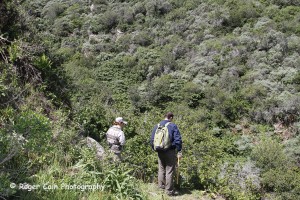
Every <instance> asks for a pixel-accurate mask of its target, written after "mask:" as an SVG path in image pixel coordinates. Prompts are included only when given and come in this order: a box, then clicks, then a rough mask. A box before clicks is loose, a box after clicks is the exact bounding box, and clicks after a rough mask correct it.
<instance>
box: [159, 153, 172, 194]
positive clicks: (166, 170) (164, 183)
mask: <svg viewBox="0 0 300 200" xmlns="http://www.w3.org/2000/svg"><path fill="white" fill-rule="evenodd" d="M175 165H176V153H175V149H170V150H167V151H161V152H158V187H160V188H165V190H166V193H170V194H171V193H172V192H173V190H174V184H173V176H174V173H175Z"/></svg>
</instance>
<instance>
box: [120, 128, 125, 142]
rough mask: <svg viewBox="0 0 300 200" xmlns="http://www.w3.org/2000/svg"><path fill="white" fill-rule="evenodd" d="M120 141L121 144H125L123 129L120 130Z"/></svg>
mask: <svg viewBox="0 0 300 200" xmlns="http://www.w3.org/2000/svg"><path fill="white" fill-rule="evenodd" d="M119 143H120V145H121V146H124V145H125V134H124V132H123V131H121V132H120V135H119Z"/></svg>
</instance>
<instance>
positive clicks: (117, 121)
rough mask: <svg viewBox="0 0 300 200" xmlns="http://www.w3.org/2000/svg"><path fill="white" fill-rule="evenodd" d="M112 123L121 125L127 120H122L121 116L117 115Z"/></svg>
mask: <svg viewBox="0 0 300 200" xmlns="http://www.w3.org/2000/svg"><path fill="white" fill-rule="evenodd" d="M113 124H114V125H119V126H121V127H123V126H125V125H126V124H127V121H124V119H123V117H117V118H116V119H115V121H114V123H113Z"/></svg>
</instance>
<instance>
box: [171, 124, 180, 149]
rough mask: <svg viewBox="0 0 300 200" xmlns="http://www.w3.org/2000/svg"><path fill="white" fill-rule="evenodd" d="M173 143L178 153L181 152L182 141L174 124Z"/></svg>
mask: <svg viewBox="0 0 300 200" xmlns="http://www.w3.org/2000/svg"><path fill="white" fill-rule="evenodd" d="M173 130H174V132H173V133H174V135H173V136H174V142H173V145H174V146H175V147H176V149H177V151H178V152H181V149H182V139H181V134H180V132H179V129H178V127H177V126H176V124H174V129H173Z"/></svg>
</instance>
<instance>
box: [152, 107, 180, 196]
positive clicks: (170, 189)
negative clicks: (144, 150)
mask: <svg viewBox="0 0 300 200" xmlns="http://www.w3.org/2000/svg"><path fill="white" fill-rule="evenodd" d="M173 117H174V115H173V113H171V112H168V113H167V114H166V115H165V119H164V120H162V121H161V122H160V123H159V124H160V125H161V126H164V125H165V124H167V123H169V124H168V125H167V128H168V132H169V138H170V142H171V146H170V147H169V148H168V149H166V150H157V155H158V187H159V188H161V189H165V191H166V193H167V194H168V195H170V196H172V195H174V184H173V176H174V172H175V166H176V151H177V158H178V159H180V158H181V157H182V153H181V148H182V140H181V135H180V132H179V130H178V127H177V125H176V124H174V123H171V122H172V120H173ZM157 127H158V124H157V125H156V126H155V127H154V128H153V130H152V134H151V138H150V144H151V147H152V149H153V150H154V136H155V132H156V130H157Z"/></svg>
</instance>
